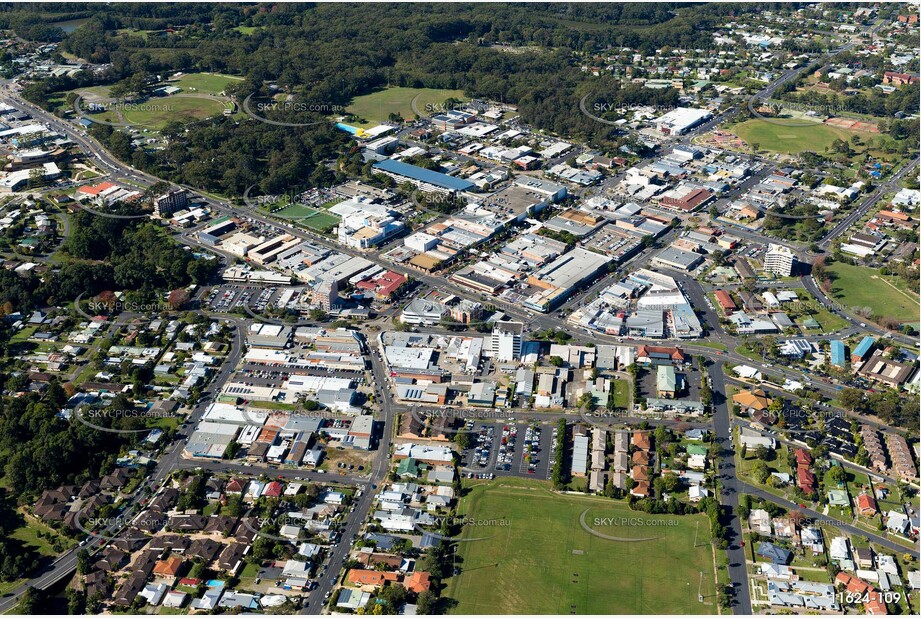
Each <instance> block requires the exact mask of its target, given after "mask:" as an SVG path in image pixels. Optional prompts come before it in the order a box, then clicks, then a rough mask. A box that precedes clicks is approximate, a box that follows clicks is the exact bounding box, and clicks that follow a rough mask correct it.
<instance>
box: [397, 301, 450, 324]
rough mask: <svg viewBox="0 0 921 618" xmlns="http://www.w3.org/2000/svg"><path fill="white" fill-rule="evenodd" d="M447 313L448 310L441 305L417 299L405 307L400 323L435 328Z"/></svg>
mask: <svg viewBox="0 0 921 618" xmlns="http://www.w3.org/2000/svg"><path fill="white" fill-rule="evenodd" d="M446 313H448V308H447V307H445V306H444V305H443V304H441V303H437V302H434V301H430V300H425V299H424V298H415V299H413V300H412V301H410V302H409V304H407V305H406V306H405V307H403V312H402V313H401V314H400V321H401V322H403V323H404V324H415V325H424V326H433V325H435V324H438V323H439V322H441V320H442V318H443V317H444V316H445V314H446Z"/></svg>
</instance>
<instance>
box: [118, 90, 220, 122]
mask: <svg viewBox="0 0 921 618" xmlns="http://www.w3.org/2000/svg"><path fill="white" fill-rule="evenodd" d="M140 107H142V108H143V109H137V110H132V109H126V110H125V112H124V115H125V120H127V121H128V122H130V123H132V124H136V125H143V126H145V127H147V128H149V129H157V130H159V129H162V128H163V127H164V126H165V125H166V123H168V122H170V121H177V122H189V121H192V120H201V119H203V118H210V117H211V116H220V115H221V114H223V113H224V104H223V103H221V102H220V101H218V100H215V99H205V98H201V97H191V96H183V95H182V94H176V95H173V96H171V97H160V98H152V99H149V100H147V101H145V102H144V103H142V104H141V106H140Z"/></svg>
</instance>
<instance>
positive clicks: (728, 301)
mask: <svg viewBox="0 0 921 618" xmlns="http://www.w3.org/2000/svg"><path fill="white" fill-rule="evenodd" d="M713 296H715V297H716V302H718V303H719V305H720V309H722V310H723V315H732V314H733V313H735V310H736V309H738V307H737V306H736V304H735V301H733V300H732V296H730V295H729V292H727V291H726V290H715V291H714V292H713Z"/></svg>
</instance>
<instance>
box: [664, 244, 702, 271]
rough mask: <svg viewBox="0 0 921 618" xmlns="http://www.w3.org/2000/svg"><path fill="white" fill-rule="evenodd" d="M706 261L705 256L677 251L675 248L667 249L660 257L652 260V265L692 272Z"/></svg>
mask: <svg viewBox="0 0 921 618" xmlns="http://www.w3.org/2000/svg"><path fill="white" fill-rule="evenodd" d="M703 261H704V256H702V255H700V254H699V253H693V252H691V251H684V250H682V249H676V248H675V247H666V248H665V249H664V250H663V251H661V252H660V253H659V254H658V255H656V256H655V257H654V258H652V263H653V264H655V265H657V266H664V267H666V268H674V269H675V270H683V271H691V270H694V269H695V268H697V265H698V264H700V263H701V262H703Z"/></svg>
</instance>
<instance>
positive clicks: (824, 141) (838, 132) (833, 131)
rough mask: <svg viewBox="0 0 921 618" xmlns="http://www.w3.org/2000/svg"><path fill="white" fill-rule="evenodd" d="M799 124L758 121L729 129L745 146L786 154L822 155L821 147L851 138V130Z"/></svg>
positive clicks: (798, 122)
mask: <svg viewBox="0 0 921 618" xmlns="http://www.w3.org/2000/svg"><path fill="white" fill-rule="evenodd" d="M803 124H804V121H802V120H785V119H781V118H777V119H771V121H767V120H762V119H758V120H746V121H745V122H742V123H739V124H737V125H735V126H733V127H731V129H730V130H731V131H732V132H733V133H735V134H736V135H738V136H739V137H740V138H741V139H743V140H744V141H745V142H747V143H748V145H749V146H752V145H753V144H758V147H759V148H760V149H761V150H771V151H773V152H783V153H788V154H797V153H800V152H804V151H809V152H823V151H824V150H825V147H826V146H829V147H830V146H831V144H832V142H833V141H835V140H836V139H842V140H848V139H850V138H851V136H852V135H854V133H853V132H851V131H845V130H844V129H838V128H836V127H831V126H828V125H825V124H821V123H819V122H816V123H815V124H812V125H808V126H802V125H803ZM865 137H867V136H865ZM752 147H754V146H752Z"/></svg>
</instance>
